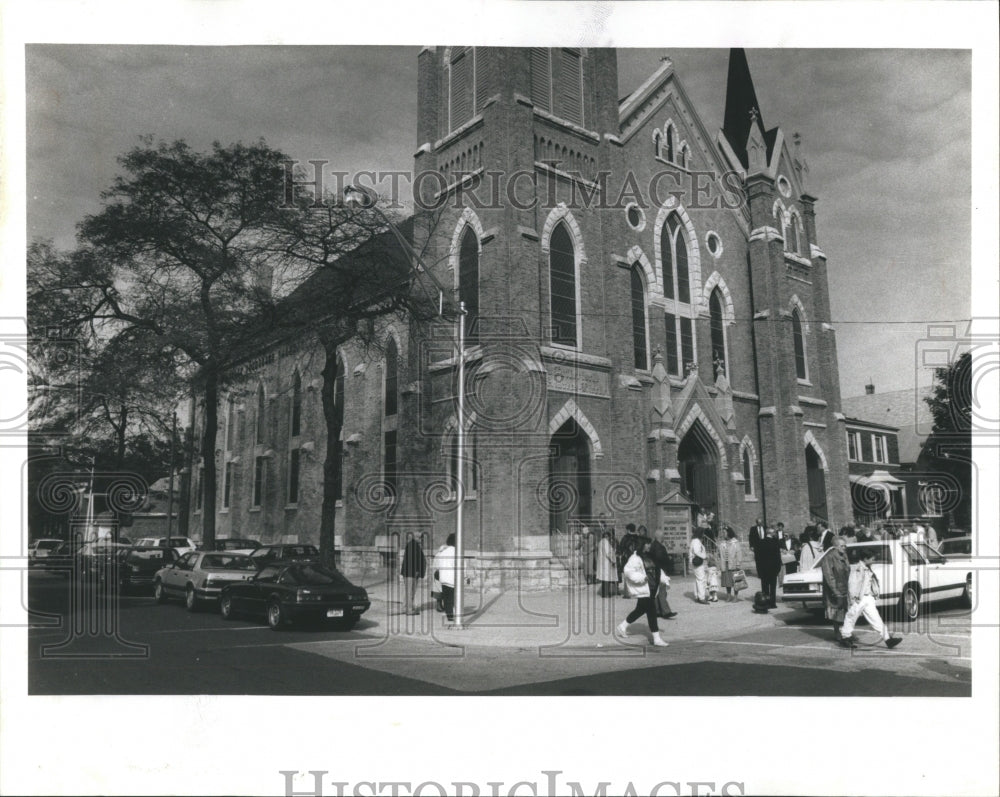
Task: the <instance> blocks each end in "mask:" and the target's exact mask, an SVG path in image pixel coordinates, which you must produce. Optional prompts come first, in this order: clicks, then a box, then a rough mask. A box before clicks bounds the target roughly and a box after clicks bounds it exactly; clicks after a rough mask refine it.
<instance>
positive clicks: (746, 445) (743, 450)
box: [739, 435, 759, 501]
mask: <svg viewBox="0 0 1000 797" xmlns="http://www.w3.org/2000/svg"><path fill="white" fill-rule="evenodd" d="M744 454H746V456H747V458H748V459H747V462H748V464H749V465H750V492H745V490H746V485H745V484H744V494H743V500H744V501H757V500H759V499H758V496H757V473H758V471H759V462H758V459H757V449H756V447H755V446H754V444H753V440H751V439H750V435H744V436H743V439H742V440H741V441H740V455H739V467H740V469H741V472H740V475H741V476H742V475H743V474H742V468H743V462H744V460H743V457H744Z"/></svg>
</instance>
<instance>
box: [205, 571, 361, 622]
mask: <svg viewBox="0 0 1000 797" xmlns="http://www.w3.org/2000/svg"><path fill="white" fill-rule="evenodd" d="M370 606H371V601H370V600H369V599H368V593H367V592H366V591H365V590H364V589H362V588H361V587H358V586H355V585H354V584H352V583H351V582H350V581H348V579H347V578H346V577H345V576H344V575H343V574H342V573H340V572H339V571H337V570H331V569H328V568H326V567H323V566H322V565H320V564H315V563H311V562H292V563H288V564H280V563H279V564H268V565H265V566H264V567H262V568H261V569H260V571H259V572H258V573H257V574H256V575H255V576H254V577H253V578H251V579H248V580H247V581H242V582H240V583H235V584H227V585H226V586H225V587H223V588H222V596H221V598H220V599H219V609H220V610H221V612H222V616H223V617H225V618H226V619H227V620H231V619H232V618H233V617H234V616H235V615H237V614H246V615H251V616H262V617H264V618H265V619H266V620H267V624H268V625H269V626H270V627H271V628H273V629H274V630H278V629H279V628H281V627H282V626H283V625H285V624H286V623H296V622H300V621H303V620H330V621H332V622H333V623H334V624H335V625H336V627H337V628H339V629H341V630H345V631H348V630H350V629H351V628H353V627H354V626H355V625H356V624H357V622H358V620H359V619H360V617H361V615H362V614H364V613H365V612H366V611H368V608H369V607H370Z"/></svg>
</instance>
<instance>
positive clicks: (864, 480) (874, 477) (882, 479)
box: [847, 470, 906, 490]
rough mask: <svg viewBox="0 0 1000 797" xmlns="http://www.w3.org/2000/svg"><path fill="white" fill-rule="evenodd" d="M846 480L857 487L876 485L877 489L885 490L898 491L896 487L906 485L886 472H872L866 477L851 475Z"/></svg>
mask: <svg viewBox="0 0 1000 797" xmlns="http://www.w3.org/2000/svg"><path fill="white" fill-rule="evenodd" d="M847 478H848V479H849V480H850V482H851V484H856V485H858V486H859V487H875V486H876V485H877V486H878V487H879V488H882V489H886V490H898V489H899V487H898V486H897V485H900V484H906V482H904V481H903V480H901V479H897V478H896V477H895V476H893V475H892V474H891V473H889V471H887V470H876V471H872V472H871V473H870V474H868V475H867V476H857V475H854V474H851V475H849V476H848V477H847Z"/></svg>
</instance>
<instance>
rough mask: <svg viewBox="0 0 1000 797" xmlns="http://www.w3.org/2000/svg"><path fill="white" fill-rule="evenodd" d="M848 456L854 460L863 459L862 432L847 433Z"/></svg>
mask: <svg viewBox="0 0 1000 797" xmlns="http://www.w3.org/2000/svg"><path fill="white" fill-rule="evenodd" d="M847 458H848V459H850V460H852V461H854V462H860V461H861V432H848V433H847Z"/></svg>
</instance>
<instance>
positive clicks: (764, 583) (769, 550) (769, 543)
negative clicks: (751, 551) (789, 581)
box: [756, 526, 781, 609]
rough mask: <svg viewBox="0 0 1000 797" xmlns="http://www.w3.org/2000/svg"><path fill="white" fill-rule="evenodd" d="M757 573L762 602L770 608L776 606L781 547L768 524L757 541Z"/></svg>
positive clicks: (774, 532)
mask: <svg viewBox="0 0 1000 797" xmlns="http://www.w3.org/2000/svg"><path fill="white" fill-rule="evenodd" d="M756 560H757V575H758V576H760V591H761V593H763V596H764V603H765V604H766V605H767V606H768V607H769V608H771V609H777V608H778V573H780V572H781V549H780V548H779V547H778V534H777V532H776V531H775V530H774V527H773V526H768V527H767V531H766V532H764V539H762V540H761V541H760V542H759V543H757V556H756Z"/></svg>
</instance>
